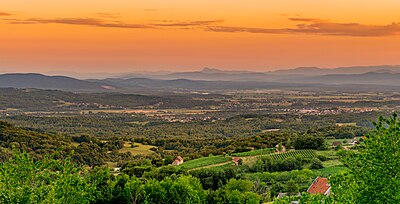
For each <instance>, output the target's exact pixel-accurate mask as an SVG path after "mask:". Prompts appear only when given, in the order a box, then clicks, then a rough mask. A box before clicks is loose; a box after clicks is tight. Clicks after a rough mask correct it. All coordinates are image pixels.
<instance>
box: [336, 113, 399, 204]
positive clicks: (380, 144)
mask: <svg viewBox="0 0 400 204" xmlns="http://www.w3.org/2000/svg"><path fill="white" fill-rule="evenodd" d="M375 126H376V128H375V130H374V131H372V132H370V133H369V134H367V137H366V139H365V140H364V143H362V144H361V147H360V148H359V152H358V153H354V154H348V155H347V156H346V158H345V159H344V164H345V165H346V166H347V167H348V168H349V171H348V172H347V173H345V174H342V175H339V176H335V177H333V178H332V179H331V183H332V190H333V192H334V193H335V195H336V200H337V202H339V203H400V179H399V176H400V162H399V156H400V121H399V119H398V118H397V115H396V114H394V115H393V117H390V118H383V117H380V118H379V120H378V122H377V123H376V124H375Z"/></svg>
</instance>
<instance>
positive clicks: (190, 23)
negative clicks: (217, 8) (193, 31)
mask: <svg viewBox="0 0 400 204" xmlns="http://www.w3.org/2000/svg"><path fill="white" fill-rule="evenodd" d="M162 22H165V23H155V24H152V25H154V26H159V27H192V26H194V27H196V26H209V25H213V24H219V23H222V22H223V20H208V21H186V22H184V21H162Z"/></svg>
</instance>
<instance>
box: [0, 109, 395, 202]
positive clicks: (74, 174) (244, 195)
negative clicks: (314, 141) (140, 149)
mask: <svg viewBox="0 0 400 204" xmlns="http://www.w3.org/2000/svg"><path fill="white" fill-rule="evenodd" d="M399 130H400V121H399V119H398V118H397V116H396V115H394V116H393V117H392V118H380V120H379V121H378V122H377V124H376V128H375V129H374V130H373V131H371V132H370V133H369V134H367V136H366V138H365V140H364V141H363V142H361V143H360V144H359V146H358V148H357V151H349V150H341V151H339V152H338V155H340V157H341V161H342V162H343V163H344V164H345V166H346V167H347V170H346V171H344V172H343V173H335V174H332V175H331V176H330V177H329V181H330V185H331V187H332V193H331V195H330V196H324V195H310V194H307V193H303V194H302V195H301V196H300V197H298V196H296V194H297V192H299V191H300V192H301V191H303V188H304V187H305V188H306V186H304V187H303V186H299V185H298V184H296V183H298V182H299V179H300V180H303V181H304V182H305V184H306V185H307V183H309V182H310V180H311V181H312V180H313V178H314V176H316V172H317V171H311V170H308V169H305V168H304V166H303V164H307V163H308V162H310V160H308V158H316V157H318V156H317V155H314V154H312V153H311V154H310V152H307V151H304V152H303V153H299V154H291V155H293V156H290V155H289V156H285V157H269V156H266V157H265V156H263V157H259V159H260V160H257V162H256V164H254V165H250V166H249V167H250V169H249V170H246V168H248V167H246V166H241V167H239V168H234V167H223V168H211V169H199V170H196V171H182V170H179V169H177V168H175V167H174V166H170V165H169V166H162V167H156V166H155V165H154V164H153V163H152V162H151V161H150V160H136V161H132V162H130V163H127V164H126V165H125V166H124V167H123V169H122V171H121V173H120V174H112V173H111V172H110V169H109V168H107V167H96V168H94V169H90V170H88V169H84V168H81V167H79V166H77V165H76V164H74V163H73V162H71V159H72V157H73V156H74V154H70V155H69V156H65V157H54V156H55V155H57V153H56V152H59V151H55V153H56V154H52V156H45V157H42V158H40V159H38V154H32V155H29V154H26V153H19V152H20V150H19V149H14V152H13V153H11V152H10V151H9V152H8V153H9V156H10V158H9V159H7V160H6V161H4V162H2V163H1V165H0V184H1V185H0V202H1V203H255V204H256V203H261V202H263V201H268V200H270V199H271V197H270V195H271V193H274V192H279V191H281V190H286V192H288V193H289V196H286V197H283V198H280V199H275V201H274V203H289V202H290V201H292V200H298V201H300V202H301V203H360V202H361V203H398V202H399V201H400V196H399V193H398V192H399V191H398V190H399V189H398V186H399V185H398V179H397V176H398V175H399V172H398V169H400V168H397V165H398V162H397V156H396V155H398V154H399V151H400V149H399V147H398V145H393V144H397V143H398V142H400V132H399ZM0 134H1V138H2V146H3V150H4V148H9V147H10V146H12V144H11V143H13V144H16V143H19V144H20V145H21V147H23V146H24V145H25V144H27V142H28V140H35V141H36V142H37V140H49V141H46V143H50V147H49V149H51V145H55V143H53V142H54V141H55V140H59V143H57V145H58V144H61V145H62V144H66V143H67V142H68V140H63V139H62V138H59V137H56V136H54V135H47V134H44V133H35V132H32V131H28V130H22V129H18V128H15V127H13V126H12V125H10V124H8V123H1V132H0ZM12 138H18V139H12ZM50 138H53V139H50ZM53 140H54V141H53ZM35 141H33V142H31V143H29V144H35V143H36V142H35ZM36 148H39V147H36ZM22 150H23V151H29V149H26V148H22ZM296 155H297V156H296ZM32 157H33V158H36V159H32ZM383 157H384V158H385V159H384V160H382V159H381V158H383ZM319 158H322V157H319ZM286 160H288V161H286ZM289 160H290V161H289ZM259 161H260V162H259ZM278 161H281V162H278ZM312 162H314V161H312ZM286 163H287V164H290V165H289V166H287V164H286ZM295 163H296V164H297V165H298V166H296V165H293V164H295ZM260 165H261V166H260ZM283 167H284V168H283ZM303 168H304V169H303ZM309 168H320V167H316V166H315V164H314V167H313V165H312V166H311V167H309ZM294 169H297V170H294ZM298 169H302V170H298ZM389 169H391V170H389ZM260 170H261V171H260ZM252 171H255V172H258V171H260V172H259V173H251V172H252ZM282 181H286V182H284V183H281V182H282ZM295 181H296V182H295ZM382 182H383V183H384V185H383V183H382ZM279 188H281V189H279ZM376 189H380V191H379V192H377V191H376Z"/></svg>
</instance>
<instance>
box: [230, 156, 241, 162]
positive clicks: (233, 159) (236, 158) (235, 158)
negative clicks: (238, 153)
mask: <svg viewBox="0 0 400 204" xmlns="http://www.w3.org/2000/svg"><path fill="white" fill-rule="evenodd" d="M239 160H240V158H239V157H233V158H232V161H234V162H239Z"/></svg>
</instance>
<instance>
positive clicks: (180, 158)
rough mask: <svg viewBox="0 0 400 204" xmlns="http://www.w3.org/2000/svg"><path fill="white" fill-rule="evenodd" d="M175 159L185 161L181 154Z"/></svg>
mask: <svg viewBox="0 0 400 204" xmlns="http://www.w3.org/2000/svg"><path fill="white" fill-rule="evenodd" d="M174 160H178V161H183V158H182V157H181V156H177V157H176V158H175V159H174Z"/></svg>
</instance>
